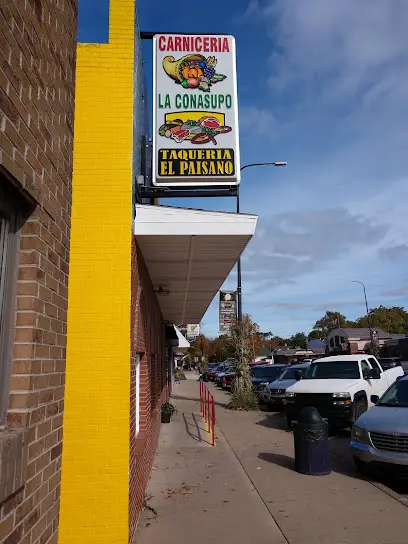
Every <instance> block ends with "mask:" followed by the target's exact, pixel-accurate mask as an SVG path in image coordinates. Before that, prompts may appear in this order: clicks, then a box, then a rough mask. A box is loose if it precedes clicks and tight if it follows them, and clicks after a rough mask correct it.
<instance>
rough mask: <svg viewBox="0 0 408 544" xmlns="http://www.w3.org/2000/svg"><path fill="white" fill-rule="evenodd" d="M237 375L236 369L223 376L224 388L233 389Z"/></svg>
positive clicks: (222, 385)
mask: <svg viewBox="0 0 408 544" xmlns="http://www.w3.org/2000/svg"><path fill="white" fill-rule="evenodd" d="M236 375H237V373H236V372H235V371H234V372H230V373H229V374H225V376H224V377H223V378H222V383H221V387H222V388H223V389H228V390H231V389H232V386H233V385H234V380H235V376H236Z"/></svg>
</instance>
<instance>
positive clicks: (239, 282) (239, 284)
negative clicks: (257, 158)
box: [237, 161, 287, 321]
mask: <svg viewBox="0 0 408 544" xmlns="http://www.w3.org/2000/svg"><path fill="white" fill-rule="evenodd" d="M286 165H287V163H286V162H279V161H275V162H255V163H252V164H245V165H244V166H241V172H242V170H245V168H251V167H252V166H286ZM237 213H239V185H238V187H237ZM237 299H238V300H237V302H238V316H237V317H238V321H242V275H241V257H239V259H238V263H237Z"/></svg>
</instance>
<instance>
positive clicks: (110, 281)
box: [0, 0, 257, 544]
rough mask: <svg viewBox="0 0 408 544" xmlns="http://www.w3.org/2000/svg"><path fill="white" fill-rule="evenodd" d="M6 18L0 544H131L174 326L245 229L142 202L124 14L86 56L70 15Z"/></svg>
mask: <svg viewBox="0 0 408 544" xmlns="http://www.w3.org/2000/svg"><path fill="white" fill-rule="evenodd" d="M1 15H2V17H3V19H2V24H1V31H2V47H1V52H0V54H1V55H3V63H2V66H1V68H2V71H1V72H0V74H1V77H2V86H1V88H2V95H1V108H2V115H3V117H2V120H1V130H2V132H1V138H2V140H1V150H0V151H1V172H0V174H1V184H0V191H1V192H0V197H1V198H0V227H1V230H0V271H1V276H0V297H1V298H0V310H1V314H0V318H1V320H0V354H1V366H0V380H1V381H0V385H1V387H0V395H1V396H0V408H1V412H0V416H1V421H0V425H1V426H0V476H1V485H0V542H2V543H4V544H50V543H53V544H56V543H57V542H58V543H59V544H108V543H109V544H129V543H133V542H135V539H136V529H137V523H138V519H139V514H140V511H141V508H142V504H143V501H144V494H145V489H146V485H147V481H148V478H149V475H150V472H151V467H152V464H153V459H154V455H155V451H156V448H157V443H158V437H159V432H160V408H161V405H162V403H163V402H165V401H166V400H167V399H168V398H169V395H170V394H171V383H172V368H173V355H174V351H177V349H178V348H180V349H181V348H182V347H183V346H184V344H183V341H184V340H183V339H180V333H179V331H178V330H177V328H175V327H174V325H175V324H183V325H184V324H187V323H200V321H201V319H202V317H203V315H204V314H205V312H206V310H207V308H208V306H209V304H210V303H211V301H212V299H213V298H214V296H215V295H216V294H217V292H218V290H219V289H220V288H221V286H222V284H223V282H224V281H225V279H226V277H227V276H228V274H229V273H230V271H231V270H232V268H233V267H234V265H235V263H236V261H237V259H238V257H239V256H240V255H241V253H242V252H243V251H244V249H245V247H246V245H247V243H248V242H249V240H250V239H251V237H252V236H253V234H254V231H255V226H256V220H257V218H256V216H253V215H236V214H229V213H223V212H216V211H215V212H208V211H203V210H193V209H185V208H172V207H165V206H159V205H157V202H154V201H146V200H141V199H140V198H139V196H138V195H139V191H138V190H137V187H138V184H140V183H143V184H145V185H149V184H150V183H151V173H150V170H151V169H150V167H149V165H150V164H151V157H150V155H149V154H150V153H151V149H150V148H149V145H148V141H149V122H148V118H149V109H148V103H147V100H146V97H147V91H146V84H145V75H144V71H143V62H142V55H141V43H140V38H139V29H138V25H137V13H136V5H135V0H110V14H109V40H108V41H107V43H99V44H94V43H93V44H78V45H77V44H76V21H77V3H76V1H75V0H65V1H64V2H60V1H57V0H54V1H52V0H43V1H42V2H39V1H37V2H28V1H24V0H15V1H14V2H11V3H10V2H9V3H7V5H6V6H4V7H3V4H2V7H1ZM3 23H5V24H3ZM75 70H76V73H75ZM74 97H75V116H74Z"/></svg>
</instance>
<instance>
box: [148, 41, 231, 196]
mask: <svg viewBox="0 0 408 544" xmlns="http://www.w3.org/2000/svg"><path fill="white" fill-rule="evenodd" d="M153 50H154V78H153V131H154V132H153V154H154V158H153V184H154V185H157V186H168V187H170V186H190V187H195V186H205V185H207V186H209V185H211V186H216V185H237V184H238V183H239V181H240V162H239V139H238V108H237V81H236V79H237V78H236V66H235V39H234V38H233V37H232V36H214V35H211V36H205V35H177V34H157V35H156V36H154V43H153Z"/></svg>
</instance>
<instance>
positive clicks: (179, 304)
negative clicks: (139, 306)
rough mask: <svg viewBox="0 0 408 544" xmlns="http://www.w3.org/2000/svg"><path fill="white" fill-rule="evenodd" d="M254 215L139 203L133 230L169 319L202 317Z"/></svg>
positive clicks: (190, 320) (252, 228)
mask: <svg viewBox="0 0 408 544" xmlns="http://www.w3.org/2000/svg"><path fill="white" fill-rule="evenodd" d="M256 220H257V218H256V216H250V215H237V214H229V213H224V212H206V211H202V210H189V209H188V210H187V209H184V208H166V207H161V206H142V205H140V206H139V205H138V206H137V211H136V222H135V235H136V240H137V243H138V245H139V248H140V250H141V252H142V254H143V257H144V259H145V261H146V265H147V268H148V271H149V274H150V277H151V279H152V282H153V286H154V288H155V291H156V293H157V297H158V300H159V304H160V307H161V310H162V313H163V317H164V319H165V320H166V321H167V322H169V323H175V324H187V323H200V321H201V319H202V317H203V316H204V314H205V312H206V310H207V308H208V306H209V305H210V303H211V301H212V300H213V298H214V296H215V295H216V294H217V292H218V290H219V289H220V287H221V286H222V284H223V283H224V281H225V279H226V278H227V276H228V274H229V273H230V272H231V270H232V268H233V267H234V265H235V263H236V261H237V259H238V257H239V256H240V255H241V253H242V252H243V250H244V249H245V246H246V245H247V243H248V242H249V240H250V239H251V237H252V235H253V233H254V231H255V226H256Z"/></svg>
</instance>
